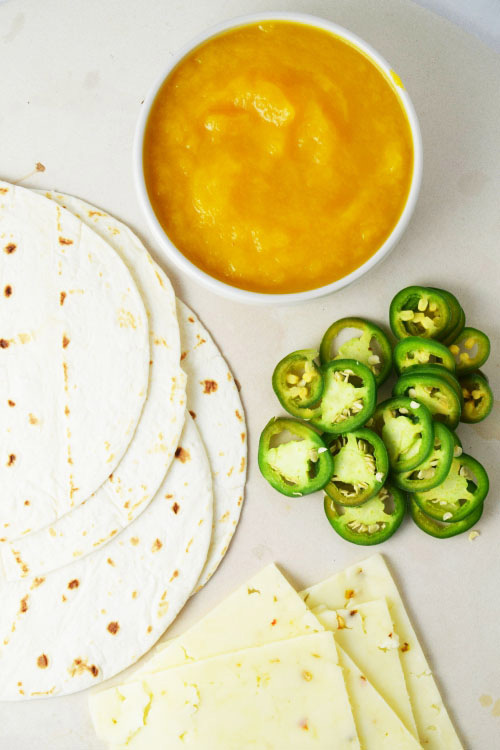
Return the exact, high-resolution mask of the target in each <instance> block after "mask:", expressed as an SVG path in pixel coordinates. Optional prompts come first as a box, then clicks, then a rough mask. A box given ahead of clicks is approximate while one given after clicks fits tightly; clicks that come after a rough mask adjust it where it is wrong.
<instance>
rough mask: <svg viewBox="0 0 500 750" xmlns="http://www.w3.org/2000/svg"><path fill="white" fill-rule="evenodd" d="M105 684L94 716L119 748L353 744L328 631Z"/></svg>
mask: <svg viewBox="0 0 500 750" xmlns="http://www.w3.org/2000/svg"><path fill="white" fill-rule="evenodd" d="M233 622H234V621H233ZM107 692H108V694H109V695H108V698H107V701H106V703H103V702H102V701H101V702H99V703H98V704H97V706H96V705H94V706H92V702H91V709H92V708H93V710H92V718H93V720H94V723H95V725H96V728H97V731H98V734H99V736H100V737H101V738H102V739H104V740H107V741H108V742H111V743H113V745H114V746H116V747H117V748H120V749H121V748H127V749H128V750H153V748H154V750H175V748H185V747H189V748H190V749H191V750H236V749H237V750H250V748H252V749H255V748H259V750H260V749H262V750H263V749H264V748H273V749H278V748H287V750H307V748H317V749H318V750H326V749H328V750H359V747H360V745H359V742H358V738H357V733H356V728H355V725H354V721H353V718H352V714H351V709H350V705H349V699H348V697H347V693H346V689H345V684H344V678H343V675H342V669H341V668H340V667H339V666H338V664H337V650H336V646H335V643H334V640H333V636H332V634H331V633H327V632H323V633H313V634H311V635H306V636H300V637H298V638H289V639H288V640H285V641H279V642H277V643H270V644H266V645H265V646H259V647H257V648H250V649H245V650H242V651H237V652H233V653H230V654H223V655H221V656H215V657H213V658H211V659H205V660H203V661H199V662H196V663H194V664H185V665H184V666H182V667H174V668H172V669H166V670H164V671H162V672H156V673H154V674H150V675H147V676H144V678H143V680H142V681H141V682H132V683H128V684H125V685H123V686H121V687H120V689H119V691H118V690H115V691H114V694H113V692H112V691H107ZM138 706H140V709H138ZM131 717H132V718H131ZM372 747H373V746H372ZM402 747H403V746H402ZM404 747H406V746H404Z"/></svg>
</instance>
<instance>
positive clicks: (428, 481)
mask: <svg viewBox="0 0 500 750" xmlns="http://www.w3.org/2000/svg"><path fill="white" fill-rule="evenodd" d="M454 448H455V441H454V439H453V433H452V432H451V430H449V429H448V428H447V427H445V426H444V424H441V423H440V422H437V423H436V424H435V425H434V447H433V449H432V451H431V453H430V455H429V457H428V458H426V460H425V461H423V462H422V463H421V464H419V465H418V466H417V467H416V468H415V469H413V471H403V472H394V473H393V474H392V481H393V482H394V484H395V485H396V486H397V487H399V488H400V489H402V490H406V492H423V491H424V490H431V489H432V488H433V487H437V485H438V484H441V483H442V482H444V480H445V479H446V477H447V476H448V472H449V471H450V467H451V462H452V460H453V454H454ZM327 488H328V485H327Z"/></svg>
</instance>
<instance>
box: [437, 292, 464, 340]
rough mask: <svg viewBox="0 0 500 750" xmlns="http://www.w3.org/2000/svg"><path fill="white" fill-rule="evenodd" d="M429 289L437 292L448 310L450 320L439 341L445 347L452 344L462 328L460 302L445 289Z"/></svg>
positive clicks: (462, 319)
mask: <svg viewBox="0 0 500 750" xmlns="http://www.w3.org/2000/svg"><path fill="white" fill-rule="evenodd" d="M430 289H432V290H433V291H435V292H438V293H439V294H441V295H442V296H443V297H444V298H445V300H446V303H447V305H448V308H449V310H450V319H449V321H448V325H447V326H446V330H445V331H444V332H443V336H442V337H441V341H442V342H443V344H445V346H448V344H451V343H453V341H454V340H455V339H456V337H457V336H458V335H459V333H460V332H461V330H462V328H463V327H464V325H465V313H464V311H463V309H462V307H461V305H460V302H459V301H458V300H457V298H456V297H455V295H454V294H452V293H451V292H448V291H447V290H446V289H438V288H436V287H430Z"/></svg>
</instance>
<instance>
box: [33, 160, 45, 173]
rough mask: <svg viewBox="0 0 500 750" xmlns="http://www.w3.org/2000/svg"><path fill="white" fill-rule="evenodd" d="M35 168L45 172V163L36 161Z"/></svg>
mask: <svg viewBox="0 0 500 750" xmlns="http://www.w3.org/2000/svg"><path fill="white" fill-rule="evenodd" d="M35 169H36V171H37V172H45V164H42V162H41V161H37V163H36V164H35Z"/></svg>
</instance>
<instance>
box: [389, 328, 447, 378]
mask: <svg viewBox="0 0 500 750" xmlns="http://www.w3.org/2000/svg"><path fill="white" fill-rule="evenodd" d="M418 365H439V366H440V367H442V368H443V369H446V370H449V371H450V372H455V359H454V357H453V354H452V353H451V352H450V350H449V349H448V348H447V347H446V346H444V344H441V343H440V342H439V341H434V339H423V338H420V337H419V336H408V337H407V338H405V339H400V340H399V341H398V343H397V344H396V346H395V348H394V366H395V367H396V370H397V371H398V373H400V374H401V373H402V372H404V371H406V370H407V369H409V368H410V367H414V366H418Z"/></svg>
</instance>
